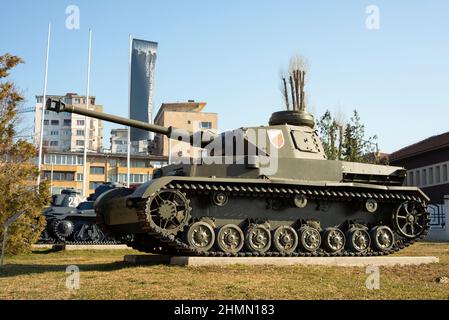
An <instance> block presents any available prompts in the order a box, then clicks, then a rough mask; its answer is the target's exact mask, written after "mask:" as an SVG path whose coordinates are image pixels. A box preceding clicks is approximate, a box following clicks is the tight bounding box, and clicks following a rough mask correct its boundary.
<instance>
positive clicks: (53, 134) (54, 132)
mask: <svg viewBox="0 0 449 320" xmlns="http://www.w3.org/2000/svg"><path fill="white" fill-rule="evenodd" d="M50 135H52V136H59V131H56V130H55V131H51V132H50Z"/></svg>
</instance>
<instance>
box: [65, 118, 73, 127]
mask: <svg viewBox="0 0 449 320" xmlns="http://www.w3.org/2000/svg"><path fill="white" fill-rule="evenodd" d="M64 125H65V126H71V125H72V120H71V119H64Z"/></svg>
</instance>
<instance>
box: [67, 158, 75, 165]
mask: <svg viewBox="0 0 449 320" xmlns="http://www.w3.org/2000/svg"><path fill="white" fill-rule="evenodd" d="M67 164H68V165H73V164H76V156H67Z"/></svg>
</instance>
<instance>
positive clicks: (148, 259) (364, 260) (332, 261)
mask: <svg viewBox="0 0 449 320" xmlns="http://www.w3.org/2000/svg"><path fill="white" fill-rule="evenodd" d="M124 261H125V262H128V263H134V264H171V265H177V266H225V265H274V266H292V265H309V266H328V267H366V266H396V265H399V266H410V265H415V266H416V265H422V264H430V263H438V262H439V258H437V257H313V258H312V257H299V258H291V257H285V258H281V257H278V258H273V257H270V258H268V257H258V258H254V257H241V258H228V257H213V258H211V257H186V256H174V257H170V256H158V255H126V256H125V257H124Z"/></svg>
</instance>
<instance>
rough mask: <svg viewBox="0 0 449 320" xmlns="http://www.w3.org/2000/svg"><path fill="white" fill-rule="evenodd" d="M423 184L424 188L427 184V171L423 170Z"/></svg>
mask: <svg viewBox="0 0 449 320" xmlns="http://www.w3.org/2000/svg"><path fill="white" fill-rule="evenodd" d="M422 184H423V186H425V185H426V184H427V169H423V170H422Z"/></svg>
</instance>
